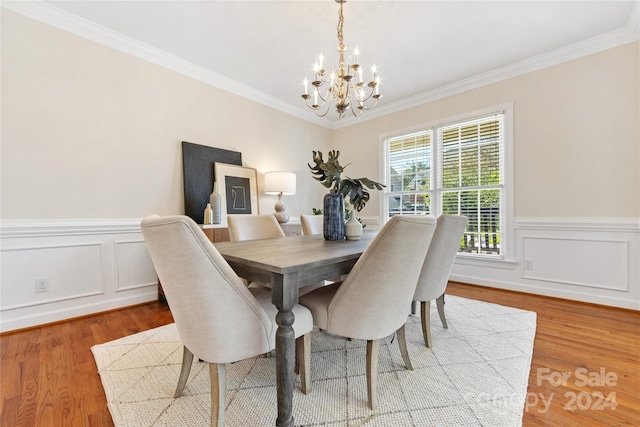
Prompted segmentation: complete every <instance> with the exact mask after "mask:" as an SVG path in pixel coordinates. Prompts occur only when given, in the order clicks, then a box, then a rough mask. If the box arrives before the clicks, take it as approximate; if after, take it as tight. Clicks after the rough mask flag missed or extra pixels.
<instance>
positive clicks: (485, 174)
mask: <svg viewBox="0 0 640 427" xmlns="http://www.w3.org/2000/svg"><path fill="white" fill-rule="evenodd" d="M503 153H504V116H503V115H502V114H496V115H492V116H490V117H484V118H481V119H477V120H472V121H468V122H464V123H458V124H453V125H449V126H443V127H441V128H438V154H439V162H438V165H439V167H438V185H437V187H438V188H437V192H438V195H439V200H440V207H441V209H440V211H441V212H440V213H442V214H454V215H464V216H466V217H467V218H468V222H467V229H466V231H465V234H464V239H463V241H462V242H461V251H463V252H467V253H477V254H488V255H499V254H500V239H501V236H500V234H501V229H502V227H501V211H502V209H501V207H502V205H503V203H502V200H503V198H504V194H503V192H504V155H503Z"/></svg>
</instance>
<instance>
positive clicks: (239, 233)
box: [227, 214, 285, 242]
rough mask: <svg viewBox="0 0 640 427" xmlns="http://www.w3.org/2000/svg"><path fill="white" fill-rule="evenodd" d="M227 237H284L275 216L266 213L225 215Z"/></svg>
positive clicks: (235, 238) (247, 238) (245, 238)
mask: <svg viewBox="0 0 640 427" xmlns="http://www.w3.org/2000/svg"><path fill="white" fill-rule="evenodd" d="M227 226H228V227H229V239H230V240H231V241H232V242H237V241H241V240H258V239H272V238H274V237H284V236H285V234H284V231H283V230H282V227H280V224H279V223H278V220H277V219H276V217H275V216H273V215H271V214H267V215H227Z"/></svg>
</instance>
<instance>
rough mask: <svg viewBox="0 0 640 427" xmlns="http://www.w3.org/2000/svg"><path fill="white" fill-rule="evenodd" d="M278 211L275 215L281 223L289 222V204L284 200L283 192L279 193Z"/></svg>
mask: <svg viewBox="0 0 640 427" xmlns="http://www.w3.org/2000/svg"><path fill="white" fill-rule="evenodd" d="M275 208H276V213H274V214H273V215H274V216H275V217H276V219H277V220H278V222H279V223H280V224H286V223H287V222H289V214H288V213H287V206H286V205H285V204H284V202H283V201H282V193H280V194H278V201H277V202H276V206H275Z"/></svg>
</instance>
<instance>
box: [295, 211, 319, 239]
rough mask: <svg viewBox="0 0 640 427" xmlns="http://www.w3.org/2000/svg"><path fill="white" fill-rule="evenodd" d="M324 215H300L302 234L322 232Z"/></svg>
mask: <svg viewBox="0 0 640 427" xmlns="http://www.w3.org/2000/svg"><path fill="white" fill-rule="evenodd" d="M323 223H324V215H300V224H301V225H302V235H304V236H306V235H310V234H322V233H323V229H322V227H323Z"/></svg>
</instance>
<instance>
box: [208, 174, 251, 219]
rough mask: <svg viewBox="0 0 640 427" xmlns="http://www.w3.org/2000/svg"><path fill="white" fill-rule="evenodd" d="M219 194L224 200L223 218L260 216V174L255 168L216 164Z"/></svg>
mask: <svg viewBox="0 0 640 427" xmlns="http://www.w3.org/2000/svg"><path fill="white" fill-rule="evenodd" d="M214 174H215V179H216V182H217V183H218V193H220V196H221V199H222V216H223V218H224V223H225V224H226V222H227V220H226V217H227V215H237V214H241V215H242V214H244V215H252V214H253V215H258V214H259V211H258V172H257V171H256V169H255V168H248V167H244V166H237V165H232V164H227V163H214Z"/></svg>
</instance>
